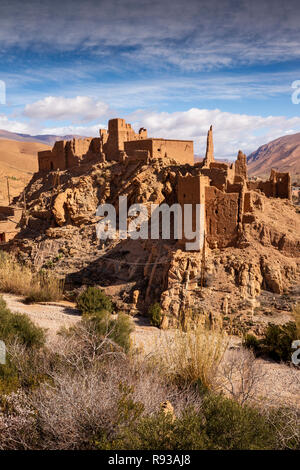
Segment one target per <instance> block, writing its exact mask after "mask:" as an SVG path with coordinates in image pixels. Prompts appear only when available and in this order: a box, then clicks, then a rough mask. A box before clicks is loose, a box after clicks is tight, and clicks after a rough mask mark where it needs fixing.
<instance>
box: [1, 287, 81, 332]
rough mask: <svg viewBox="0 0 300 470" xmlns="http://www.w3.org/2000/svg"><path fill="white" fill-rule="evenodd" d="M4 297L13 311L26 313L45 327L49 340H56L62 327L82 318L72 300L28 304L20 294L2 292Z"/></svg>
mask: <svg viewBox="0 0 300 470" xmlns="http://www.w3.org/2000/svg"><path fill="white" fill-rule="evenodd" d="M2 297H3V298H4V300H5V301H6V303H7V306H8V308H9V309H10V310H11V311H12V312H18V313H25V314H26V315H28V316H29V318H30V319H31V320H32V321H33V322H34V323H35V324H37V325H38V326H40V327H42V328H45V329H46V331H47V333H46V334H47V339H48V340H55V336H56V334H57V332H58V331H59V330H60V329H61V328H63V327H66V328H69V327H70V326H73V325H75V323H76V322H78V321H79V320H80V314H79V312H78V310H76V307H75V304H72V303H71V302H59V303H47V304H30V305H26V304H24V303H23V301H22V300H23V298H22V297H20V296H18V295H12V294H2Z"/></svg>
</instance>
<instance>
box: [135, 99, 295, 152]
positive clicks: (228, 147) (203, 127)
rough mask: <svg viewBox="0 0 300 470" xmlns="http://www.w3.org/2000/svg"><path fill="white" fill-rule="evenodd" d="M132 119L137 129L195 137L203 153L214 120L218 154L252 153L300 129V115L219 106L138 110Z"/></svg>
mask: <svg viewBox="0 0 300 470" xmlns="http://www.w3.org/2000/svg"><path fill="white" fill-rule="evenodd" d="M128 120H129V122H130V120H131V122H132V123H133V125H134V127H135V128H136V129H138V128H139V127H141V126H143V127H146V128H147V129H148V135H150V136H152V137H163V138H169V139H190V140H194V143H195V153H196V154H199V155H201V156H204V153H205V145H206V134H207V130H208V128H209V126H210V125H211V124H212V125H213V129H214V143H215V155H216V157H217V158H234V157H235V156H236V155H237V152H238V150H242V151H243V152H245V153H246V154H249V153H251V152H252V151H254V150H256V148H257V147H259V146H260V145H263V144H265V143H267V142H269V141H271V140H273V139H276V138H278V137H281V136H283V135H286V134H291V133H296V132H300V117H293V118H286V117H284V116H268V117H262V116H250V115H247V114H234V113H228V112H224V111H220V110H219V109H214V110H208V109H198V108H191V109H189V110H188V111H184V112H174V113H166V112H162V113H156V112H150V113H147V112H145V111H137V112H136V113H132V114H131V115H130V116H128Z"/></svg>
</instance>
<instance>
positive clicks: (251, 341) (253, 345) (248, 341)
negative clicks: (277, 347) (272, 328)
mask: <svg viewBox="0 0 300 470" xmlns="http://www.w3.org/2000/svg"><path fill="white" fill-rule="evenodd" d="M243 345H244V346H245V347H246V348H248V349H252V350H253V351H254V352H256V353H257V352H258V350H259V347H260V342H259V340H258V339H257V338H256V336H254V335H252V334H246V336H245V338H244V341H243Z"/></svg>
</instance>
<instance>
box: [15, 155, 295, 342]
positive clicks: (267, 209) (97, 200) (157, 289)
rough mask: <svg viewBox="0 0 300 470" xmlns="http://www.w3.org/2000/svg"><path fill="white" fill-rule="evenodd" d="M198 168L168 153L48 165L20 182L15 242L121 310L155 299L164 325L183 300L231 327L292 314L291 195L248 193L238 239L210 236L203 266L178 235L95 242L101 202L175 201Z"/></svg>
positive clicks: (38, 263) (257, 325)
mask: <svg viewBox="0 0 300 470" xmlns="http://www.w3.org/2000/svg"><path fill="white" fill-rule="evenodd" d="M196 171H197V168H196V167H194V166H189V165H178V164H176V162H175V161H172V160H169V159H167V158H165V159H156V160H153V161H152V162H150V163H148V164H143V162H141V163H132V164H128V165H124V164H123V163H116V162H102V163H99V162H95V163H94V164H92V163H90V162H89V163H87V164H82V165H81V166H79V167H75V168H72V169H70V170H66V171H61V172H60V180H59V183H58V181H57V179H56V178H55V175H56V173H54V172H49V173H39V174H36V175H35V176H34V177H33V179H32V180H31V182H30V184H29V185H28V187H27V190H26V193H27V210H28V216H29V217H28V220H27V223H26V225H24V226H23V227H22V228H21V232H20V233H19V235H18V236H17V237H16V239H15V240H14V242H13V245H12V246H11V249H12V250H13V251H15V252H18V253H19V255H20V256H21V258H22V259H23V260H26V261H28V262H30V263H33V265H34V266H35V268H36V269H41V268H43V269H44V268H50V269H51V270H53V271H54V272H55V273H56V275H57V274H58V275H60V276H62V277H64V278H65V286H66V289H67V290H70V291H71V290H73V289H77V288H82V286H83V285H99V286H101V287H103V288H105V290H106V291H107V293H109V294H110V295H112V296H113V297H114V300H115V301H116V303H118V304H119V307H120V308H121V309H122V310H123V311H125V312H133V313H134V312H137V311H140V312H146V311H147V308H148V306H149V305H150V304H152V303H154V302H156V301H158V302H160V303H161V305H162V308H163V311H164V312H166V315H168V321H169V324H172V322H173V323H176V321H177V320H178V318H179V317H180V315H181V313H182V312H184V311H185V309H186V305H188V306H189V309H188V311H189V312H190V311H193V312H197V316H199V315H200V317H201V315H202V313H203V314H204V313H207V312H210V313H211V315H212V321H214V322H218V321H223V322H224V325H225V327H226V328H228V329H229V330H230V331H231V332H233V333H234V334H240V332H241V331H245V330H246V331H249V330H253V331H255V332H256V333H257V334H261V332H262V331H263V329H264V327H265V326H266V325H267V324H268V322H270V321H272V322H274V323H277V322H278V323H281V322H283V323H284V322H286V321H288V320H289V319H290V312H291V309H292V307H293V305H294V304H295V303H296V302H297V301H299V299H300V292H299V262H300V260H299V247H300V238H299V233H300V216H299V214H297V213H296V208H295V207H294V206H293V204H292V202H290V201H289V200H287V199H274V198H267V197H266V196H264V195H263V194H262V193H261V194H258V193H257V192H255V191H252V192H251V198H253V200H254V201H256V203H255V207H254V208H253V212H252V213H251V214H250V213H249V214H248V217H246V218H245V219H244V223H243V225H242V226H241V227H240V231H239V232H238V239H237V241H236V244H235V246H228V247H226V248H215V247H214V246H213V245H212V244H211V246H210V245H209V244H208V245H207V249H206V253H205V260H204V264H203V258H202V257H201V256H200V253H199V252H185V251H181V250H180V249H178V246H177V243H176V241H175V240H130V239H127V240H106V241H105V242H100V241H99V240H97V237H96V226H97V221H98V220H99V218H97V217H96V210H97V207H98V206H99V204H103V203H111V204H117V201H118V198H119V196H121V195H122V196H124V195H126V196H127V198H128V204H129V205H130V204H132V203H133V202H139V203H145V204H149V203H151V202H152V203H157V204H161V203H162V202H166V203H167V204H171V203H173V202H174V197H175V196H174V195H175V194H176V185H177V177H178V175H179V174H180V172H184V173H185V172H190V173H191V174H193V173H195V172H196ZM20 203H21V200H20ZM187 272H188V273H189V278H188V279H187ZM202 277H203V278H204V279H203V281H204V282H203V288H202V289H201V288H200V284H201V282H202V281H201V278H202ZM187 282H188V284H189V287H188V288H187ZM282 294H284V296H283V295H282ZM258 307H260V308H258ZM257 308H258V310H257ZM257 311H259V314H258V315H256V312H257Z"/></svg>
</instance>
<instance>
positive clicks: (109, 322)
mask: <svg viewBox="0 0 300 470" xmlns="http://www.w3.org/2000/svg"><path fill="white" fill-rule="evenodd" d="M82 322H83V325H84V326H85V327H86V329H87V330H88V331H89V332H90V333H91V334H93V333H96V334H97V335H98V336H99V341H100V342H101V341H102V339H103V338H104V337H106V338H107V339H108V340H111V341H113V342H114V343H116V344H117V345H118V346H120V347H121V348H122V349H124V351H125V352H128V351H129V349H130V334H131V332H132V331H133V326H132V321H131V318H130V317H129V316H128V315H125V314H124V313H119V314H118V316H117V317H116V318H114V317H112V316H111V314H109V313H107V312H105V311H102V313H97V314H95V315H91V316H88V317H86V318H84V319H83V320H82Z"/></svg>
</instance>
